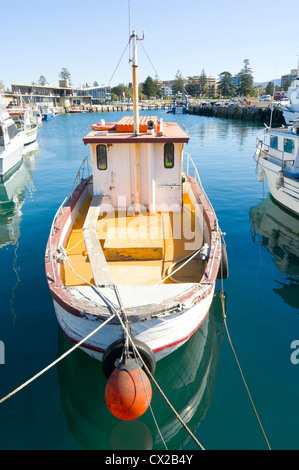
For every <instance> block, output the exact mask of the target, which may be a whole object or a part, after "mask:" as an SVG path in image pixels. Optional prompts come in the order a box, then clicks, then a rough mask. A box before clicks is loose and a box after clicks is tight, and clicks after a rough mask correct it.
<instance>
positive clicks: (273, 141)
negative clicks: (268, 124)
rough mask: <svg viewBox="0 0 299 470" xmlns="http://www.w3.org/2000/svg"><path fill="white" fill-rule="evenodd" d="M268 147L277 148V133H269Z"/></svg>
mask: <svg viewBox="0 0 299 470" xmlns="http://www.w3.org/2000/svg"><path fill="white" fill-rule="evenodd" d="M270 147H272V148H273V149H276V150H277V149H278V137H277V135H271V136H270Z"/></svg>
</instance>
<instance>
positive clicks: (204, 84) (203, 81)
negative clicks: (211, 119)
mask: <svg viewBox="0 0 299 470" xmlns="http://www.w3.org/2000/svg"><path fill="white" fill-rule="evenodd" d="M207 91H208V79H207V75H206V72H205V70H204V69H202V71H201V74H200V76H199V92H200V94H201V95H205V94H206V93H207Z"/></svg>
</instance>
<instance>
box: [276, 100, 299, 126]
mask: <svg viewBox="0 0 299 470" xmlns="http://www.w3.org/2000/svg"><path fill="white" fill-rule="evenodd" d="M280 107H281V110H282V113H283V117H284V120H285V123H286V125H288V126H289V125H291V124H292V123H293V121H294V120H295V119H298V118H299V111H296V110H292V109H291V108H289V107H288V106H283V105H280Z"/></svg>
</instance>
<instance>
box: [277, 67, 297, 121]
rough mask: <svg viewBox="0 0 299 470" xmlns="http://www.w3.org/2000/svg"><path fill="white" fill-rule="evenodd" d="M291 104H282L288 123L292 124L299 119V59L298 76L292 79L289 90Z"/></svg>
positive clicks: (288, 95) (288, 97)
mask: <svg viewBox="0 0 299 470" xmlns="http://www.w3.org/2000/svg"><path fill="white" fill-rule="evenodd" d="M287 99H288V100H289V104H288V105H285V104H280V107H281V110H282V113H283V117H284V120H285V123H286V125H292V122H293V121H294V120H295V119H299V60H298V67H297V77H296V79H295V80H293V81H292V83H291V86H290V87H289V88H288V91H287Z"/></svg>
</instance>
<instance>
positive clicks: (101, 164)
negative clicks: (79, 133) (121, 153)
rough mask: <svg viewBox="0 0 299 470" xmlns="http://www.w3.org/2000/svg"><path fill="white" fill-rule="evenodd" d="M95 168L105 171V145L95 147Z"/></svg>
mask: <svg viewBox="0 0 299 470" xmlns="http://www.w3.org/2000/svg"><path fill="white" fill-rule="evenodd" d="M97 166H98V169H99V170H107V147H106V145H97Z"/></svg>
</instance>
